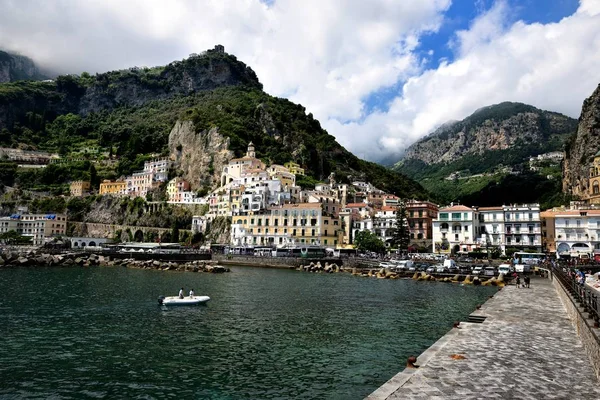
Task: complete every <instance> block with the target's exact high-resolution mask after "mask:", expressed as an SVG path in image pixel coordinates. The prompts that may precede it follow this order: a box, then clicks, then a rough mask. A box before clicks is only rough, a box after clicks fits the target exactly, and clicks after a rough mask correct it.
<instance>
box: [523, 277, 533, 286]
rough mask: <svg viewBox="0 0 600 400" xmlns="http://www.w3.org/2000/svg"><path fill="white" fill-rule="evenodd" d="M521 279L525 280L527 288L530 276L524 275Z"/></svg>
mask: <svg viewBox="0 0 600 400" xmlns="http://www.w3.org/2000/svg"><path fill="white" fill-rule="evenodd" d="M523 280H524V281H525V287H526V288H528V287H529V282H531V278H530V277H529V275H525V277H524V278H523Z"/></svg>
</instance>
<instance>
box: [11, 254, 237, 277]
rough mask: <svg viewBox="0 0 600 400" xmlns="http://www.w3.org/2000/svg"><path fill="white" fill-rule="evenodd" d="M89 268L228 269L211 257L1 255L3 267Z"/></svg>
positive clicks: (211, 270) (202, 270) (224, 270)
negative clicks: (183, 259) (179, 259)
mask: <svg viewBox="0 0 600 400" xmlns="http://www.w3.org/2000/svg"><path fill="white" fill-rule="evenodd" d="M75 266H79V267H91V266H108V267H113V266H122V267H127V268H139V269H155V270H161V271H190V272H210V273H223V272H230V271H231V270H230V269H229V268H227V267H223V266H221V265H217V263H216V261H212V260H195V261H189V262H185V263H176V262H172V261H158V260H134V259H131V258H126V259H111V258H110V257H106V256H102V255H97V254H93V253H91V254H87V253H77V252H73V253H62V254H49V253H44V252H41V251H28V252H15V251H8V252H3V253H1V254H0V268H2V267H75Z"/></svg>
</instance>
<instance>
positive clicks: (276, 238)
mask: <svg viewBox="0 0 600 400" xmlns="http://www.w3.org/2000/svg"><path fill="white" fill-rule="evenodd" d="M338 229H339V221H338V219H337V218H333V217H328V216H324V215H323V213H322V209H321V205H320V204H319V203H301V204H282V205H279V206H274V207H269V208H268V209H267V210H264V211H261V212H257V213H255V212H252V211H250V212H248V213H247V215H240V216H236V217H234V219H233V223H232V226H231V232H232V233H231V243H232V245H235V246H249V245H252V246H256V245H259V246H276V245H293V244H315V245H323V246H335V245H337V244H338V235H337V230H338Z"/></svg>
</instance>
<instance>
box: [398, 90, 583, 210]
mask: <svg viewBox="0 0 600 400" xmlns="http://www.w3.org/2000/svg"><path fill="white" fill-rule="evenodd" d="M576 126H577V121H576V120H574V119H572V118H569V117H566V116H564V115H561V114H557V113H552V112H548V111H542V110H539V109H537V108H535V107H532V106H529V105H526V104H522V103H509V102H506V103H501V104H498V105H495V106H489V107H485V108H482V109H480V110H478V111H476V112H475V113H473V114H472V115H471V116H469V117H467V118H465V119H464V120H463V121H459V122H455V123H452V124H448V125H445V126H443V127H441V128H439V129H438V130H436V131H434V132H433V133H432V134H430V135H428V136H427V137H425V138H423V139H421V140H420V141H419V142H417V143H415V144H414V145H413V146H411V147H410V148H409V149H408V150H407V152H406V156H405V158H404V159H403V160H401V161H400V162H398V163H397V164H396V165H395V166H394V167H393V169H394V170H396V171H399V172H402V173H404V174H406V175H407V176H409V177H411V178H413V179H415V180H417V181H418V182H419V183H421V184H422V185H423V187H425V188H426V189H427V190H429V191H430V192H431V193H432V194H433V195H435V196H437V198H439V199H440V200H442V201H443V202H445V203H449V202H452V201H460V202H462V203H463V204H471V205H480V206H491V205H498V204H501V203H505V204H507V203H519V202H532V201H536V202H540V203H542V204H543V205H544V206H551V205H554V204H556V203H558V202H561V201H564V199H563V197H562V195H561V194H560V192H561V183H560V180H561V172H560V162H558V161H543V162H539V163H537V164H536V165H534V167H535V170H532V169H531V168H530V167H531V166H530V165H529V158H530V157H532V156H537V155H540V154H544V153H550V152H555V151H562V149H563V147H564V143H565V141H566V140H568V138H569V136H570V134H571V133H572V132H574V131H575V129H576ZM498 143H501V145H499V144H498ZM494 148H497V149H494Z"/></svg>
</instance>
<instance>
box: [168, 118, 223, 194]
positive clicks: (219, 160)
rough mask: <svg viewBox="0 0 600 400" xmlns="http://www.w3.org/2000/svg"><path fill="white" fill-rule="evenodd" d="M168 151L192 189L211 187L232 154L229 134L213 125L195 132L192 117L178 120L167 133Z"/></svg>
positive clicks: (216, 181) (215, 182) (215, 183)
mask: <svg viewBox="0 0 600 400" xmlns="http://www.w3.org/2000/svg"><path fill="white" fill-rule="evenodd" d="M169 154H170V156H171V159H172V160H173V161H175V162H176V163H177V166H178V168H179V169H181V170H182V172H183V175H182V176H183V178H184V179H185V180H186V181H188V182H190V184H191V185H192V189H193V190H198V189H200V188H203V187H209V188H214V187H215V186H216V185H217V184H218V183H219V177H220V175H221V171H222V170H223V167H224V166H225V165H227V163H228V162H229V160H231V159H232V158H233V155H234V154H233V152H232V151H231V150H229V138H227V137H224V136H223V135H221V134H220V133H219V129H218V128H216V127H213V128H211V129H208V130H203V131H201V132H199V133H196V129H195V127H194V123H193V122H192V121H177V122H176V123H175V126H174V127H173V129H172V130H171V133H170V134H169Z"/></svg>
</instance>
